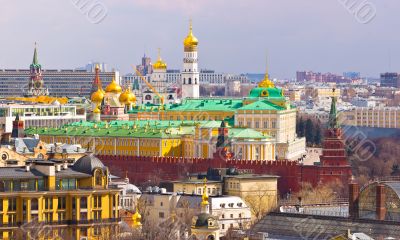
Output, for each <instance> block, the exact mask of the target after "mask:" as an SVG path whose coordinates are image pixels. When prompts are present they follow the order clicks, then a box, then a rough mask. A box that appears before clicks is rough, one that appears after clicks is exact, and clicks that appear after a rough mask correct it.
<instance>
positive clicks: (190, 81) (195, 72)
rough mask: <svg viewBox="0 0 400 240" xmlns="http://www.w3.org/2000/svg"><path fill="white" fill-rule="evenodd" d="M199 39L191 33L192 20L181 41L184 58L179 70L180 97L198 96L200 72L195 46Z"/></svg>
mask: <svg viewBox="0 0 400 240" xmlns="http://www.w3.org/2000/svg"><path fill="white" fill-rule="evenodd" d="M198 44H199V41H198V40H197V38H196V37H195V36H194V35H193V29H192V22H190V29H189V34H188V35H187V37H186V38H185V40H184V41H183V45H184V59H183V69H182V72H181V82H182V98H183V99H185V98H198V97H200V85H199V84H200V73H199V68H198V58H197V46H198Z"/></svg>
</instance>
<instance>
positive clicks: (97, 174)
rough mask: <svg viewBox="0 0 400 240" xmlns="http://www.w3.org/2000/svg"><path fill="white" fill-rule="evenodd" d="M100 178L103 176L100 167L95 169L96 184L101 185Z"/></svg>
mask: <svg viewBox="0 0 400 240" xmlns="http://www.w3.org/2000/svg"><path fill="white" fill-rule="evenodd" d="M102 178H103V173H102V172H101V170H100V169H97V170H95V172H94V179H95V185H96V186H101V183H102Z"/></svg>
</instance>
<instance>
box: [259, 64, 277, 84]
mask: <svg viewBox="0 0 400 240" xmlns="http://www.w3.org/2000/svg"><path fill="white" fill-rule="evenodd" d="M267 62H268V61H267ZM258 87H260V88H274V87H275V84H274V82H272V81H271V80H270V79H269V74H268V63H267V70H266V71H265V75H264V78H263V80H261V82H259V83H258Z"/></svg>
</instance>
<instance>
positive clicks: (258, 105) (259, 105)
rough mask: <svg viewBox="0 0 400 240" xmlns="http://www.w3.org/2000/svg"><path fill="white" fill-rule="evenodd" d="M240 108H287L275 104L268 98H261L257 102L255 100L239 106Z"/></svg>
mask: <svg viewBox="0 0 400 240" xmlns="http://www.w3.org/2000/svg"><path fill="white" fill-rule="evenodd" d="M238 110H278V111H279V110H285V108H283V107H281V106H278V105H276V104H273V103H272V102H270V101H268V100H265V99H264V100H260V101H257V102H253V103H250V104H247V105H246V106H243V107H241V108H239V109H238Z"/></svg>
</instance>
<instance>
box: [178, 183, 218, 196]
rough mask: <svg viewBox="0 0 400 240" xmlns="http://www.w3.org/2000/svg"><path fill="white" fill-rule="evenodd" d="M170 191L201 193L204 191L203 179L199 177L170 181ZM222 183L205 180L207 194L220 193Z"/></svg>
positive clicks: (214, 194) (215, 194) (216, 194)
mask: <svg viewBox="0 0 400 240" xmlns="http://www.w3.org/2000/svg"><path fill="white" fill-rule="evenodd" d="M171 183H172V185H173V187H172V192H179V193H187V194H197V195H201V194H203V191H204V181H203V180H201V179H188V180H183V181H172V182H171ZM222 190H223V183H222V182H221V181H207V189H206V191H207V194H208V195H209V196H220V195H222Z"/></svg>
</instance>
